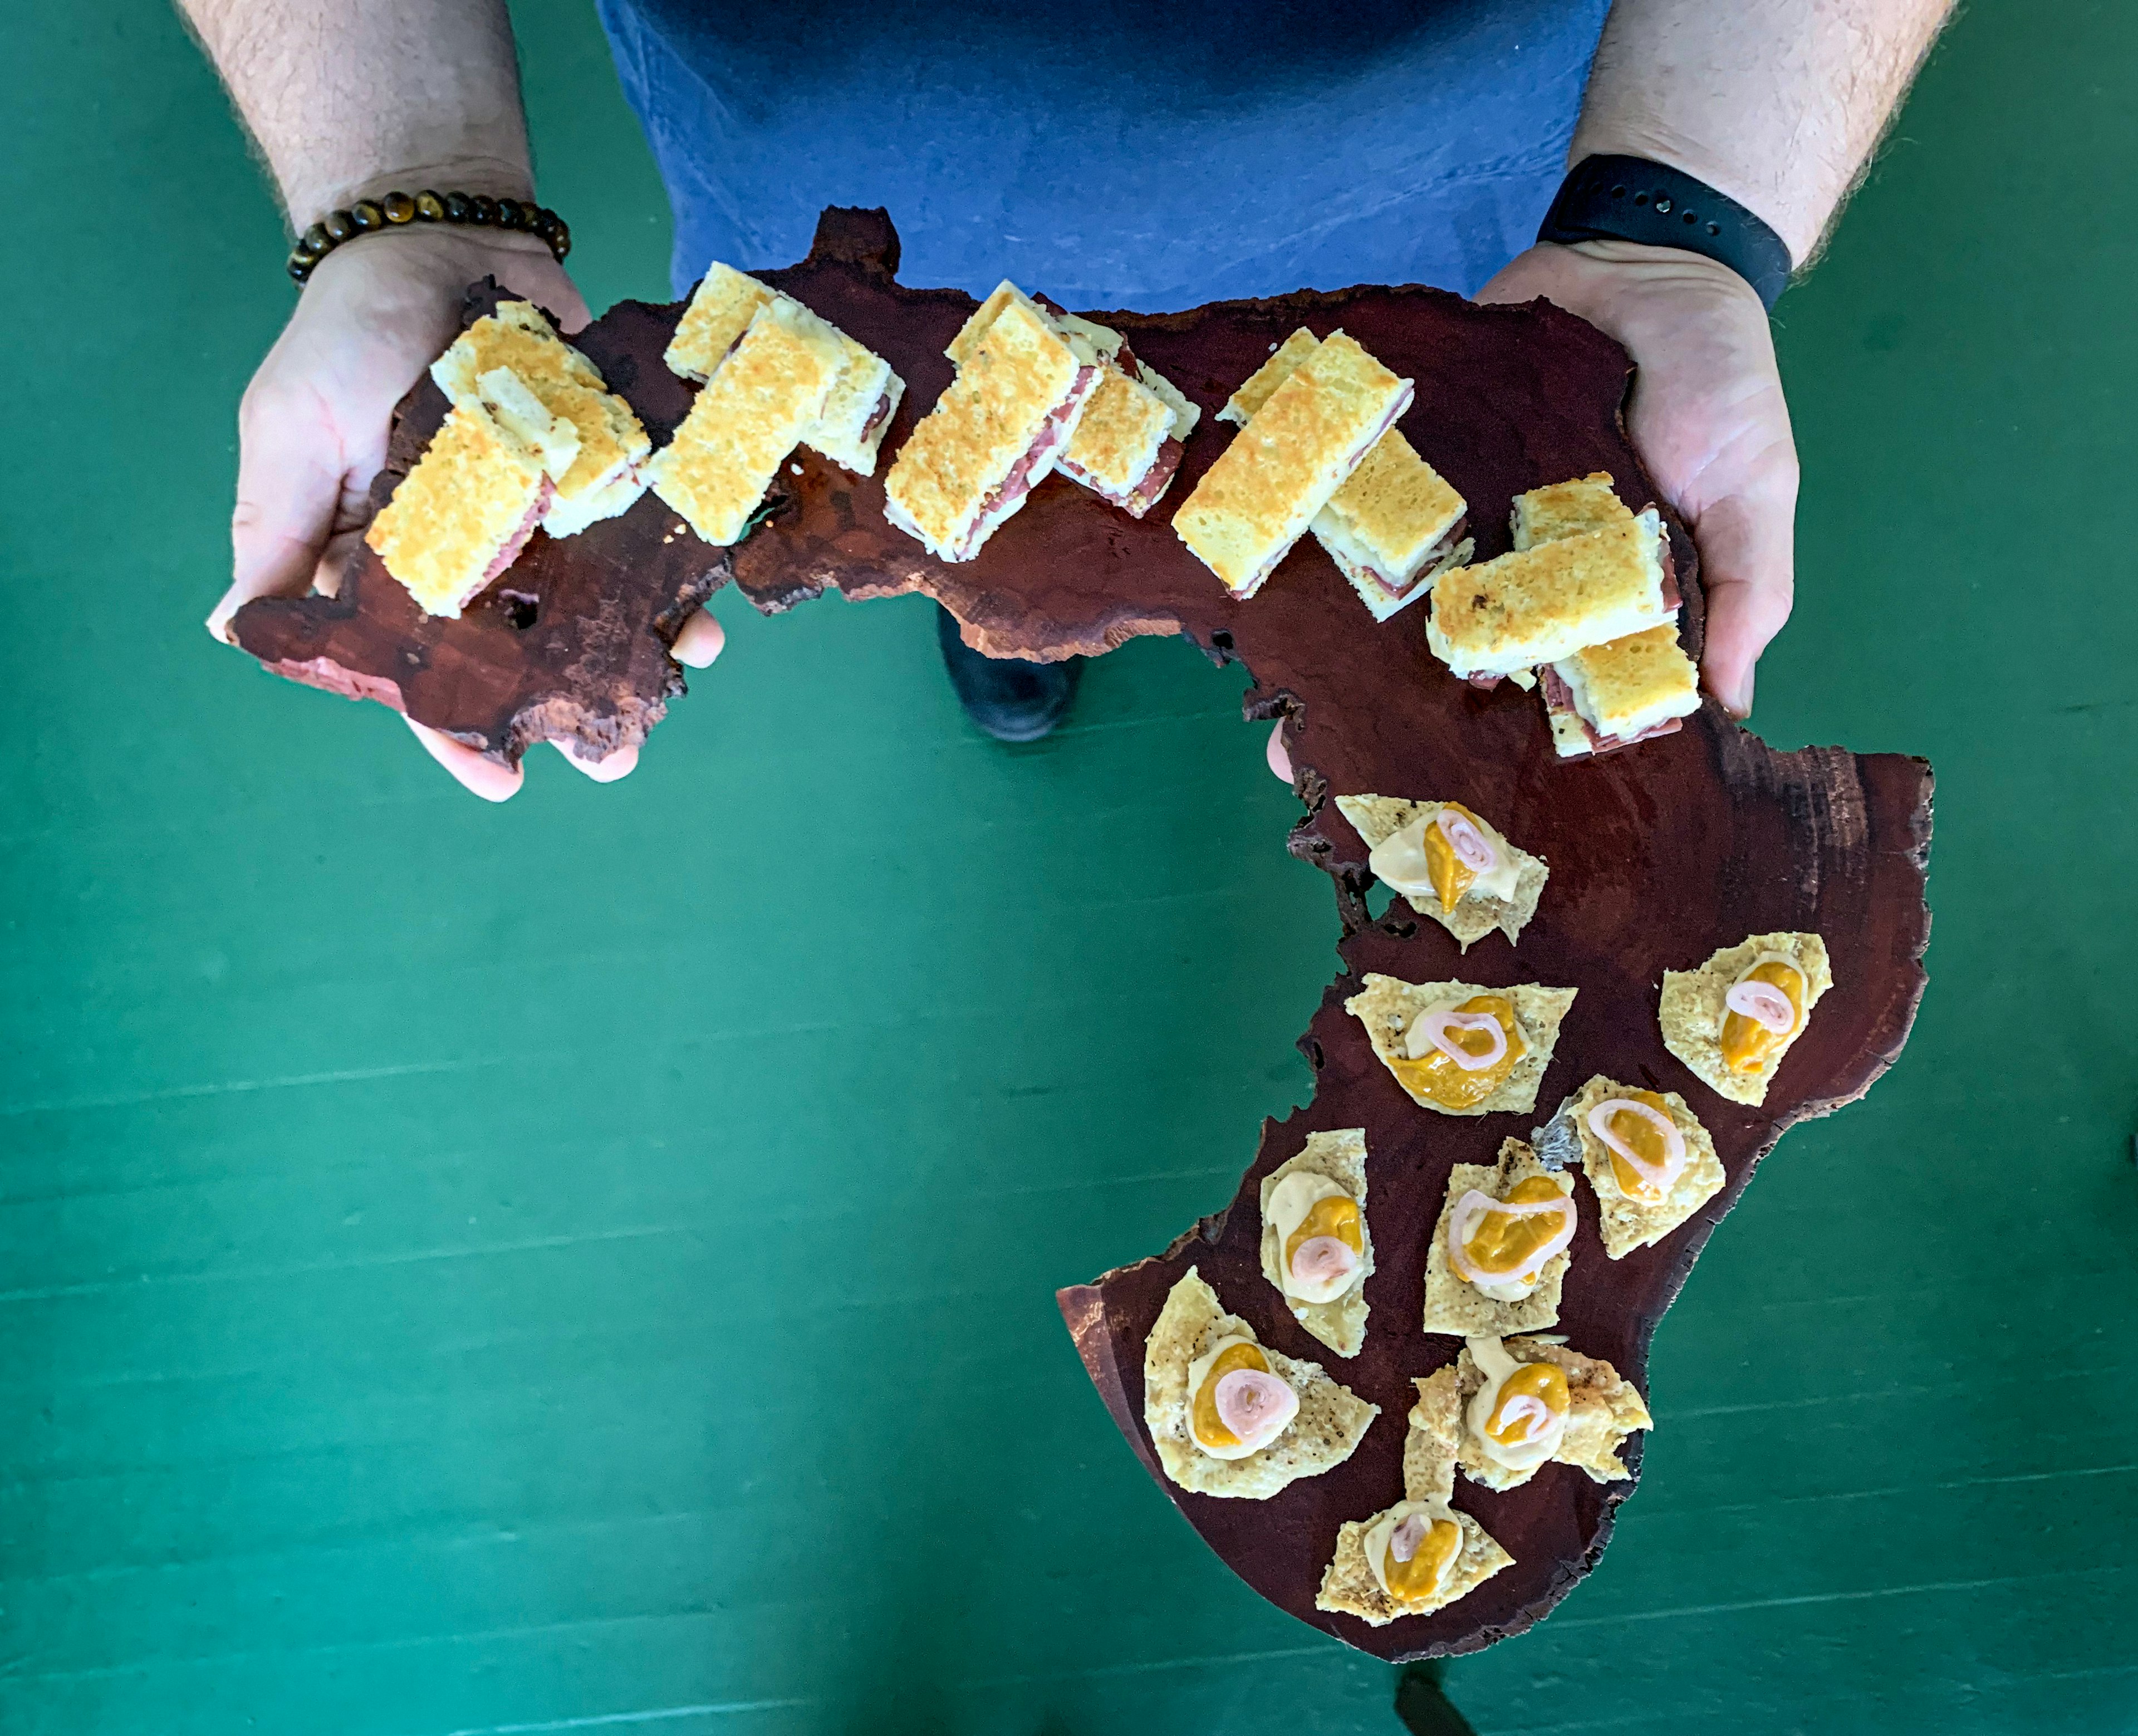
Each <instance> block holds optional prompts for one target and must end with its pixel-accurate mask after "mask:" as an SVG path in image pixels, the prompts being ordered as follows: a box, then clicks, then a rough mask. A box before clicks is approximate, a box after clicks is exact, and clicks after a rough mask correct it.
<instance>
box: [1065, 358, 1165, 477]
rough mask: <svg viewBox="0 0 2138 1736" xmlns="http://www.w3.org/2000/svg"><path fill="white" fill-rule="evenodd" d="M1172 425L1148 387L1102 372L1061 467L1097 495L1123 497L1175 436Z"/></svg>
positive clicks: (1162, 403) (1117, 371) (1112, 370)
mask: <svg viewBox="0 0 2138 1736" xmlns="http://www.w3.org/2000/svg"><path fill="white" fill-rule="evenodd" d="M1173 426H1174V413H1173V407H1172V406H1171V405H1169V404H1168V403H1167V402H1166V401H1165V400H1164V398H1162V397H1159V395H1158V394H1157V393H1155V392H1154V391H1152V390H1151V389H1150V387H1148V386H1146V385H1145V384H1143V383H1141V382H1140V381H1138V380H1132V379H1130V378H1129V377H1128V376H1127V375H1126V374H1125V373H1122V372H1121V371H1120V369H1119V368H1102V369H1101V371H1100V373H1099V383H1098V384H1096V386H1094V387H1093V388H1091V396H1090V397H1087V398H1086V400H1085V401H1084V409H1083V413H1082V414H1081V415H1080V416H1079V417H1077V418H1076V432H1075V433H1074V434H1072V435H1071V436H1070V439H1069V446H1068V450H1067V451H1065V452H1064V453H1063V454H1062V469H1063V470H1064V471H1067V472H1068V473H1069V474H1070V475H1071V476H1074V477H1075V478H1076V480H1078V481H1079V482H1081V483H1083V484H1085V485H1086V486H1087V487H1090V488H1092V489H1095V490H1097V492H1099V493H1100V494H1102V495H1107V496H1109V497H1114V496H1119V495H1127V494H1128V493H1130V491H1131V490H1133V489H1134V488H1135V485H1137V484H1138V483H1139V482H1140V481H1142V480H1143V479H1144V478H1145V475H1148V474H1149V473H1150V467H1151V466H1152V465H1154V463H1156V462H1157V461H1158V455H1159V448H1160V447H1161V446H1164V444H1165V442H1166V441H1169V440H1170V439H1172V438H1173V437H1174V435H1173Z"/></svg>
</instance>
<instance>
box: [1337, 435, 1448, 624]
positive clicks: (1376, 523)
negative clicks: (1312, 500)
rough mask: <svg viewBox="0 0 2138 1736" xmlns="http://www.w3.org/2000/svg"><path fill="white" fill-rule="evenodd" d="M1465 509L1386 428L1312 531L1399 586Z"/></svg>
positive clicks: (1444, 482) (1408, 446) (1440, 478)
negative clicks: (1360, 555)
mask: <svg viewBox="0 0 2138 1736" xmlns="http://www.w3.org/2000/svg"><path fill="white" fill-rule="evenodd" d="M1465 510H1467V503H1466V502H1465V501H1464V500H1463V498H1462V495H1458V494H1457V493H1456V491H1455V490H1454V488H1453V486H1452V485H1451V484H1450V483H1449V482H1448V481H1447V479H1446V478H1445V477H1443V476H1442V475H1441V474H1440V472H1439V471H1436V470H1435V469H1433V466H1431V465H1429V464H1428V463H1427V462H1426V461H1424V460H1423V458H1421V457H1419V456H1418V451H1417V449H1416V448H1415V447H1413V446H1412V445H1411V443H1410V442H1409V441H1408V440H1405V439H1404V438H1403V433H1402V431H1401V430H1399V429H1396V428H1391V429H1389V432H1387V433H1385V434H1384V435H1383V436H1381V437H1380V438H1379V440H1377V441H1374V447H1373V450H1372V451H1369V452H1368V453H1367V454H1366V456H1364V458H1363V459H1361V460H1360V461H1359V467H1358V469H1356V470H1355V471H1352V472H1351V475H1350V480H1347V481H1346V482H1345V485H1343V486H1342V487H1341V488H1340V489H1338V490H1336V492H1335V494H1333V495H1330V497H1329V504H1328V505H1326V506H1325V507H1323V508H1322V509H1321V511H1320V515H1319V516H1317V517H1316V519H1315V521H1314V532H1315V534H1316V536H1318V537H1320V539H1322V540H1323V541H1324V542H1327V541H1328V539H1329V537H1330V533H1331V532H1334V533H1335V534H1337V535H1338V536H1340V538H1342V539H1344V540H1345V541H1346V542H1348V543H1350V544H1356V545H1357V546H1358V548H1359V549H1361V550H1362V551H1363V552H1364V553H1365V555H1366V557H1367V558H1369V559H1370V560H1371V561H1372V563H1374V567H1375V568H1376V569H1377V570H1378V571H1379V572H1380V573H1383V574H1384V575H1385V576H1386V577H1387V578H1389V579H1391V580H1393V581H1394V583H1397V584H1398V585H1400V584H1402V583H1403V582H1404V581H1405V580H1406V579H1408V578H1409V577H1410V576H1411V574H1412V573H1415V572H1417V571H1418V568H1419V567H1420V566H1421V565H1423V563H1424V560H1425V557H1426V555H1427V554H1428V552H1430V551H1431V549H1433V546H1434V545H1435V544H1438V542H1439V541H1440V540H1441V539H1442V538H1443V537H1445V536H1446V535H1447V533H1448V532H1449V531H1451V530H1452V529H1454V528H1455V521H1456V520H1457V519H1460V518H1461V517H1462V514H1463V513H1464V511H1465Z"/></svg>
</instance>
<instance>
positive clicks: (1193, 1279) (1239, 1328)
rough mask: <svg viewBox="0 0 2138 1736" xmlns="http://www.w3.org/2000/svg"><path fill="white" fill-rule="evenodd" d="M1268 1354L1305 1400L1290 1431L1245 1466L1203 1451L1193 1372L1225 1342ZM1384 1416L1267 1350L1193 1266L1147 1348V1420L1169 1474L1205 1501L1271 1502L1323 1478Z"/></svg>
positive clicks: (1310, 1368)
mask: <svg viewBox="0 0 2138 1736" xmlns="http://www.w3.org/2000/svg"><path fill="white" fill-rule="evenodd" d="M1227 1338H1243V1339H1249V1340H1251V1341H1252V1342H1253V1343H1257V1345H1259V1346H1260V1348H1261V1349H1262V1354H1263V1356H1264V1357H1266V1358H1267V1359H1268V1362H1269V1366H1270V1373H1272V1374H1274V1375H1276V1377H1277V1378H1278V1379H1280V1380H1281V1381H1283V1382H1286V1384H1287V1385H1289V1386H1290V1387H1291V1389H1292V1391H1293V1392H1296V1393H1297V1394H1298V1395H1299V1412H1298V1414H1297V1415H1296V1416H1295V1417H1293V1418H1292V1420H1291V1422H1290V1423H1288V1424H1287V1425H1286V1426H1285V1429H1284V1431H1283V1432H1282V1433H1281V1434H1279V1435H1278V1436H1277V1437H1276V1439H1275V1440H1274V1441H1271V1442H1270V1443H1269V1444H1268V1445H1267V1446H1264V1447H1262V1448H1261V1449H1259V1450H1258V1451H1255V1452H1252V1453H1249V1454H1248V1455H1247V1456H1246V1457H1245V1458H1243V1459H1213V1458H1212V1457H1211V1456H1210V1455H1209V1454H1208V1453H1206V1452H1204V1451H1203V1450H1202V1449H1201V1448H1200V1447H1198V1446H1196V1444H1195V1440H1194V1436H1193V1434H1192V1432H1191V1431H1190V1426H1189V1412H1190V1407H1191V1406H1192V1404H1193V1400H1194V1395H1193V1393H1192V1392H1189V1390H1188V1372H1189V1369H1190V1368H1193V1366H1194V1364H1195V1362H1196V1359H1197V1358H1199V1357H1200V1356H1202V1355H1203V1353H1205V1352H1206V1351H1208V1349H1209V1348H1211V1347H1212V1346H1213V1345H1214V1344H1216V1343H1218V1340H1219V1339H1227ZM1380 1414H1381V1412H1380V1407H1379V1406H1378V1405H1371V1404H1368V1403H1367V1402H1365V1401H1364V1399H1362V1398H1360V1397H1358V1396H1357V1395H1356V1394H1355V1393H1352V1392H1348V1391H1346V1390H1345V1388H1344V1387H1340V1386H1338V1385H1337V1384H1336V1382H1335V1381H1333V1380H1331V1379H1330V1378H1329V1377H1328V1376H1327V1375H1326V1374H1325V1373H1322V1371H1321V1365H1320V1363H1303V1362H1298V1361H1296V1360H1294V1359H1293V1358H1291V1357H1288V1356H1284V1355H1281V1354H1280V1353H1277V1352H1276V1351H1274V1350H1272V1349H1271V1348H1269V1347H1268V1346H1267V1345H1266V1344H1262V1343H1261V1340H1260V1339H1257V1338H1256V1336H1255V1330H1254V1329H1253V1328H1252V1326H1250V1325H1248V1324H1247V1322H1246V1321H1244V1320H1242V1319H1235V1318H1234V1317H1233V1315H1231V1314H1227V1313H1226V1312H1225V1310H1224V1309H1223V1307H1222V1306H1220V1305H1219V1303H1218V1295H1217V1292H1216V1291H1215V1290H1212V1289H1211V1288H1210V1286H1209V1285H1207V1284H1205V1283H1204V1282H1203V1279H1202V1276H1201V1275H1200V1274H1199V1273H1198V1271H1197V1270H1196V1268H1195V1267H1193V1266H1190V1267H1189V1269H1188V1270H1187V1271H1186V1272H1185V1273H1184V1275H1182V1277H1181V1279H1180V1281H1179V1283H1177V1284H1175V1285H1174V1286H1173V1289H1172V1290H1171V1291H1170V1292H1169V1294H1168V1295H1167V1296H1166V1299H1165V1306H1164V1308H1162V1309H1159V1315H1158V1319H1156V1320H1155V1321H1154V1323H1153V1324H1152V1325H1151V1329H1150V1338H1149V1339H1146V1340H1145V1343H1144V1353H1143V1417H1144V1426H1145V1427H1146V1428H1147V1429H1149V1430H1150V1440H1151V1445H1152V1446H1153V1447H1154V1449H1155V1450H1156V1451H1157V1453H1158V1462H1159V1465H1162V1466H1163V1467H1164V1470H1165V1474H1166V1475H1167V1476H1169V1477H1170V1478H1171V1479H1172V1480H1174V1482H1175V1483H1176V1484H1178V1485H1179V1486H1180V1487H1181V1488H1183V1489H1189V1490H1194V1491H1195V1492H1196V1493H1198V1495H1223V1496H1230V1497H1233V1498H1234V1499H1240V1500H1248V1501H1264V1500H1267V1499H1269V1498H1270V1497H1271V1496H1272V1495H1275V1494H1276V1492H1277V1491H1278V1490H1281V1489H1282V1488H1284V1487H1285V1486H1286V1485H1287V1484H1290V1483H1294V1482H1296V1481H1297V1480H1299V1479H1300V1478H1301V1477H1318V1476H1320V1475H1321V1473H1322V1472H1323V1471H1325V1470H1333V1469H1335V1467H1336V1466H1337V1465H1341V1464H1342V1463H1343V1462H1344V1461H1345V1460H1346V1459H1348V1458H1350V1456H1351V1454H1352V1451H1354V1449H1355V1448H1356V1447H1357V1446H1358V1445H1359V1441H1361V1440H1362V1439H1363V1438H1364V1436H1365V1432H1366V1426H1367V1425H1368V1424H1369V1423H1370V1422H1371V1421H1373V1420H1374V1418H1375V1417H1378V1416H1379V1415H1380Z"/></svg>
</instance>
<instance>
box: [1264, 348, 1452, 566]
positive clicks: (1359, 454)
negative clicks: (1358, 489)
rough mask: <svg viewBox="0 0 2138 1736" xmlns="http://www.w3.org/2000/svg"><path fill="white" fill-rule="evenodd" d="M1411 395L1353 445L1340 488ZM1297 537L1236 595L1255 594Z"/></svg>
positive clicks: (1407, 404)
mask: <svg viewBox="0 0 2138 1736" xmlns="http://www.w3.org/2000/svg"><path fill="white" fill-rule="evenodd" d="M1412 396H1413V393H1412V392H1411V390H1410V388H1408V386H1406V387H1405V388H1403V392H1402V393H1399V394H1398V397H1397V398H1396V401H1395V402H1394V404H1393V405H1392V406H1390V407H1389V413H1388V414H1387V415H1386V416H1384V417H1382V418H1381V419H1380V421H1379V423H1377V424H1376V425H1375V427H1374V431H1373V432H1372V433H1370V434H1369V435H1368V436H1366V437H1365V438H1364V440H1362V441H1359V444H1358V445H1357V446H1355V447H1354V448H1353V449H1352V451H1351V455H1350V461H1349V462H1348V463H1346V464H1345V466H1344V475H1343V476H1342V477H1340V478H1339V479H1338V480H1337V484H1336V486H1337V487H1338V488H1341V487H1342V486H1343V485H1344V484H1345V481H1348V480H1350V475H1351V472H1352V471H1355V470H1356V469H1358V467H1359V466H1360V465H1362V464H1364V462H1365V461H1366V454H1367V453H1369V452H1370V451H1373V449H1374V441H1378V440H1379V438H1380V437H1381V436H1383V435H1384V434H1385V433H1387V432H1389V429H1391V428H1393V427H1394V426H1395V425H1396V421H1397V419H1398V417H1401V416H1402V414H1403V412H1404V411H1406V410H1408V409H1409V408H1410V401H1411V398H1412ZM1331 492H1332V493H1333V492H1334V490H1331ZM1310 522H1311V520H1310ZM1305 535H1306V527H1305V526H1302V527H1301V529H1300V533H1299V536H1305ZM1298 541H1299V537H1294V538H1293V539H1291V542H1289V543H1286V544H1285V545H1284V547H1283V548H1281V549H1278V550H1276V553H1273V554H1272V555H1271V556H1270V558H1268V559H1267V560H1266V561H1264V562H1263V563H1262V565H1261V566H1259V567H1257V568H1255V570H1254V573H1253V575H1252V577H1251V578H1249V579H1248V580H1247V583H1245V584H1243V585H1242V586H1241V587H1240V588H1238V589H1237V590H1236V591H1234V592H1233V596H1235V597H1237V598H1238V599H1239V600H1240V601H1241V602H1246V601H1247V599H1248V598H1249V597H1252V596H1253V595H1254V594H1255V592H1257V591H1259V590H1261V589H1262V584H1263V583H1264V581H1265V580H1267V578H1269V576H1270V574H1271V573H1274V572H1276V569H1277V567H1278V565H1279V563H1281V562H1282V561H1283V559H1284V558H1285V556H1286V555H1287V554H1289V553H1291V551H1292V549H1293V548H1294V547H1295V546H1296V544H1297V543H1298Z"/></svg>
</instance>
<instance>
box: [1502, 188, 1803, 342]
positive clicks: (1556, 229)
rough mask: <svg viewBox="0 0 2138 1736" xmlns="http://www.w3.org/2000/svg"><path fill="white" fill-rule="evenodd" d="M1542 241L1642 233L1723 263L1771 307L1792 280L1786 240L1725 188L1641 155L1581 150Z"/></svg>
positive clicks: (1646, 242) (1646, 240)
mask: <svg viewBox="0 0 2138 1736" xmlns="http://www.w3.org/2000/svg"><path fill="white" fill-rule="evenodd" d="M1537 239H1538V240H1539V241H1557V242H1560V243H1561V244H1562V245H1564V244H1568V243H1571V242H1574V241H1637V242H1638V243H1640V244H1641V245H1642V246H1647V247H1677V248H1682V250H1683V251H1686V252H1687V253H1698V254H1702V255H1704V256H1706V257H1707V258H1709V259H1711V260H1715V261H1717V262H1718V263H1720V264H1722V265H1726V266H1729V267H1730V270H1731V271H1735V273H1736V274H1737V275H1738V276H1740V277H1741V278H1743V279H1744V280H1745V282H1747V283H1749V284H1750V285H1752V288H1753V290H1755V292H1756V293H1757V294H1758V295H1759V298H1760V300H1761V301H1763V302H1764V303H1765V304H1766V305H1767V307H1768V308H1769V310H1772V308H1773V307H1774V303H1775V302H1776V301H1777V300H1779V299H1780V297H1781V293H1782V291H1783V290H1785V289H1787V288H1788V287H1789V245H1788V243H1787V242H1785V241H1783V239H1782V238H1781V237H1779V235H1777V234H1775V233H1774V231H1773V230H1772V229H1770V228H1769V227H1767V226H1766V224H1765V223H1764V222H1761V221H1760V219H1759V218H1758V217H1755V216H1754V215H1753V214H1752V213H1751V212H1749V211H1747V210H1746V209H1745V207H1743V206H1742V205H1740V204H1739V203H1738V202H1736V201H1735V199H1733V198H1731V197H1729V196H1728V195H1727V194H1726V193H1717V192H1716V190H1715V189H1714V188H1711V187H1710V186H1709V185H1708V184H1707V183H1706V182H1705V181H1701V180H1696V179H1695V178H1693V177H1692V176H1691V175H1688V174H1686V173H1684V172H1683V171H1682V170H1681V169H1675V168H1671V167H1670V166H1669V164H1667V163H1651V162H1649V161H1648V160H1647V158H1643V157H1584V158H1582V159H1581V161H1580V162H1579V163H1575V164H1574V167H1573V168H1571V169H1569V171H1568V172H1567V176H1566V178H1565V179H1564V181H1562V182H1560V186H1559V197H1556V198H1555V199H1554V200H1553V201H1552V202H1551V209H1550V211H1547V212H1545V217H1544V224H1543V227H1540V229H1539V230H1538V231H1537Z"/></svg>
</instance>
